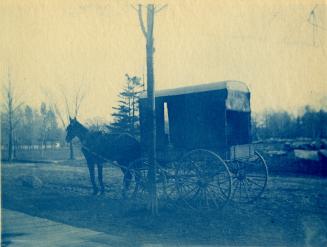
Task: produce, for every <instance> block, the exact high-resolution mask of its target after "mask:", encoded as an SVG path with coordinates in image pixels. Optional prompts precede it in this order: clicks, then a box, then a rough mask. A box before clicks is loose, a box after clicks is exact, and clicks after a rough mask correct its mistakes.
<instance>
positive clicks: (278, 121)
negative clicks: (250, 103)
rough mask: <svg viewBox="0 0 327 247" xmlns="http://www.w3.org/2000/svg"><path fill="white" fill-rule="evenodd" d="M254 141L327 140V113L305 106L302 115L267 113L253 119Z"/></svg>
mask: <svg viewBox="0 0 327 247" xmlns="http://www.w3.org/2000/svg"><path fill="white" fill-rule="evenodd" d="M252 136H253V139H254V140H258V139H268V138H284V139H288V138H299V137H305V138H312V139H318V138H327V112H326V111H325V110H323V109H319V110H316V109H314V108H313V107H311V106H305V107H304V108H303V111H302V114H299V115H297V116H294V115H292V114H291V113H289V112H287V111H272V110H270V111H266V112H264V113H261V114H257V115H255V116H254V117H252Z"/></svg>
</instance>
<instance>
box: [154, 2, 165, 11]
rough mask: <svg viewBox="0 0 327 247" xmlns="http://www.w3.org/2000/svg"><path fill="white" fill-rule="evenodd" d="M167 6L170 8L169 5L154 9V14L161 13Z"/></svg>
mask: <svg viewBox="0 0 327 247" xmlns="http://www.w3.org/2000/svg"><path fill="white" fill-rule="evenodd" d="M167 6H168V4H165V5H163V6H161V7H159V6H158V7H157V8H154V12H155V13H159V12H160V11H161V10H163V9H164V8H166V7H167Z"/></svg>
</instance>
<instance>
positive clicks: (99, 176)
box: [98, 164, 104, 195]
mask: <svg viewBox="0 0 327 247" xmlns="http://www.w3.org/2000/svg"><path fill="white" fill-rule="evenodd" d="M102 172H103V164H98V180H99V184H100V193H101V195H103V194H104V184H103V173H102Z"/></svg>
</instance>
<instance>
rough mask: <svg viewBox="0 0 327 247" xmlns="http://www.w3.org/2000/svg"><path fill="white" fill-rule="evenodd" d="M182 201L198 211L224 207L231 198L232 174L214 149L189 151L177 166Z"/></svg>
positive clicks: (177, 184) (178, 185)
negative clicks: (212, 150)
mask: <svg viewBox="0 0 327 247" xmlns="http://www.w3.org/2000/svg"><path fill="white" fill-rule="evenodd" d="M175 181H176V188H177V192H178V195H179V200H180V202H182V203H183V204H184V205H186V206H188V207H190V208H192V209H196V210H214V209H219V208H222V207H223V206H224V205H225V204H226V203H227V202H228V201H229V199H230V195H231V187H232V184H231V175H230V172H229V169H228V167H227V165H226V163H225V162H224V161H223V160H222V159H221V158H220V157H219V156H218V155H217V154H215V153H214V152H211V151H208V150H204V149H196V150H193V151H191V152H189V153H187V154H186V155H185V156H184V157H183V158H182V159H181V161H180V162H179V165H178V167H177V169H176V178H175Z"/></svg>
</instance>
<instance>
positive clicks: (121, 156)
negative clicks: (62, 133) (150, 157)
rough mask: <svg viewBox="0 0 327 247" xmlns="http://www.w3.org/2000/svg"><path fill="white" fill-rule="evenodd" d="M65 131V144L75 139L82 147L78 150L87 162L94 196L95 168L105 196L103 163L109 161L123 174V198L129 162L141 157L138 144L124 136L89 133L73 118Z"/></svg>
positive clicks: (96, 188)
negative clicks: (116, 164) (115, 164)
mask: <svg viewBox="0 0 327 247" xmlns="http://www.w3.org/2000/svg"><path fill="white" fill-rule="evenodd" d="M66 132H67V134H66V141H67V142H71V141H72V139H74V138H75V137H77V138H78V139H79V141H80V142H81V144H82V148H81V151H82V153H83V155H84V157H85V159H86V162H87V166H88V170H89V175H90V180H91V184H92V188H93V194H94V195H96V194H98V192H99V190H98V187H97V185H96V183H95V165H97V168H98V180H99V185H100V194H104V193H105V187H104V183H103V173H102V171H103V164H104V163H106V162H108V161H112V162H114V161H116V162H117V163H118V166H119V167H120V168H121V171H122V172H123V174H124V180H123V197H125V192H126V190H127V189H128V186H129V181H130V180H131V176H132V175H131V172H130V171H129V170H128V166H129V164H130V163H131V162H133V161H135V160H137V159H139V158H140V156H141V145H140V143H139V142H138V141H137V140H136V139H135V138H134V137H133V136H131V135H129V134H126V133H122V134H115V133H103V132H100V131H90V130H89V129H87V128H86V127H85V126H84V125H82V124H81V123H80V122H79V121H78V120H77V119H76V117H75V118H73V119H72V118H69V125H68V126H67V128H66Z"/></svg>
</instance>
